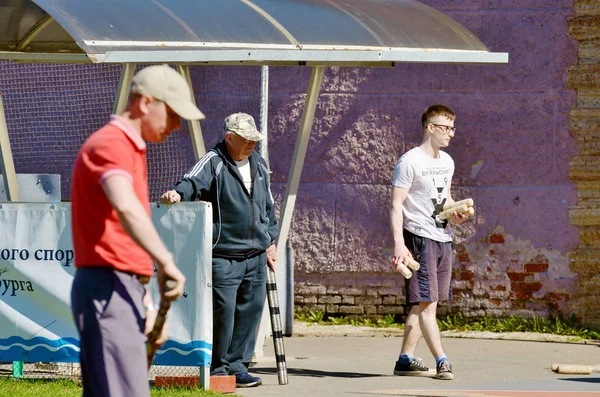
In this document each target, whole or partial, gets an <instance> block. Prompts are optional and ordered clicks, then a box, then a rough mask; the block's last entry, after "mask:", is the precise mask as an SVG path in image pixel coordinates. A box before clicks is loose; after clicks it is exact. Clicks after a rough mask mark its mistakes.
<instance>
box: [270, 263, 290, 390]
mask: <svg viewBox="0 0 600 397" xmlns="http://www.w3.org/2000/svg"><path fill="white" fill-rule="evenodd" d="M267 299H268V300H269V313H270V314H271V330H272V332H273V347H274V349H275V362H276V363H277V379H278V380H279V384H280V385H287V383H288V379H287V365H286V363H285V350H284V348H283V329H282V327H281V316H280V315H279V297H278V296H277V282H276V281H275V272H274V271H273V270H271V268H270V267H268V269H267Z"/></svg>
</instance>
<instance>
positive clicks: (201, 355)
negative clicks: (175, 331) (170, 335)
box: [152, 340, 212, 367]
mask: <svg viewBox="0 0 600 397" xmlns="http://www.w3.org/2000/svg"><path fill="white" fill-rule="evenodd" d="M211 357H212V344H210V343H206V342H204V341H201V340H195V341H191V342H190V343H185V344H183V343H179V342H175V341H172V340H168V341H167V342H166V343H165V344H164V345H162V346H161V348H160V349H158V351H157V352H156V356H155V357H154V361H153V362H152V364H154V365H182V366H183V365H186V366H200V367H209V366H210V363H211Z"/></svg>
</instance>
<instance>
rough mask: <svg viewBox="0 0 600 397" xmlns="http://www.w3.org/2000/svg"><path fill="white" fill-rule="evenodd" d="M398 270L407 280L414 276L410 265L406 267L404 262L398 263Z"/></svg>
mask: <svg viewBox="0 0 600 397" xmlns="http://www.w3.org/2000/svg"><path fill="white" fill-rule="evenodd" d="M396 271H397V272H399V273H402V275H403V276H404V278H405V279H407V280H408V279H409V278H411V277H412V272H411V271H410V269H409V268H408V267H406V265H405V264H404V263H398V265H397V266H396Z"/></svg>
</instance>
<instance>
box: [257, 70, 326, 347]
mask: <svg viewBox="0 0 600 397" xmlns="http://www.w3.org/2000/svg"><path fill="white" fill-rule="evenodd" d="M324 71H325V67H324V66H315V67H313V69H312V73H311V75H310V82H309V84H308V91H307V93H306V100H305V102H304V109H303V111H302V119H301V121H300V129H299V131H298V136H297V138H296V147H295V149H294V157H293V158H292V164H291V167H290V173H289V176H288V180H287V184H286V189H285V196H284V199H283V206H282V210H281V216H280V217H279V237H278V238H277V241H276V242H275V244H276V246H277V263H280V264H281V263H283V259H284V257H285V243H286V241H287V238H288V234H289V231H290V226H291V223H292V215H293V212H294V207H295V204H296V195H297V193H298V186H299V185H300V176H301V174H302V167H303V166H304V159H305V157H306V150H307V149H308V138H309V137H310V131H311V129H312V125H313V121H314V118H315V110H316V108H317V102H318V100H319V91H320V89H321V81H322V80H323V73H324ZM268 311H269V308H268V305H267V304H265V309H264V312H263V316H262V319H261V322H260V326H259V328H258V334H257V336H256V343H255V345H254V354H255V356H256V357H257V358H260V357H262V356H263V348H262V345H263V344H264V342H265V338H266V337H267V334H268V329H269V328H270V325H269V322H270V318H269V314H268Z"/></svg>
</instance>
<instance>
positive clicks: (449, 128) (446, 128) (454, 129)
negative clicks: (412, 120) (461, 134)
mask: <svg viewBox="0 0 600 397" xmlns="http://www.w3.org/2000/svg"><path fill="white" fill-rule="evenodd" d="M429 124H431V125H433V126H435V127H440V128H441V129H443V130H444V132H451V133H453V134H454V133H455V132H456V127H450V126H449V125H444V124H433V123H429Z"/></svg>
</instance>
